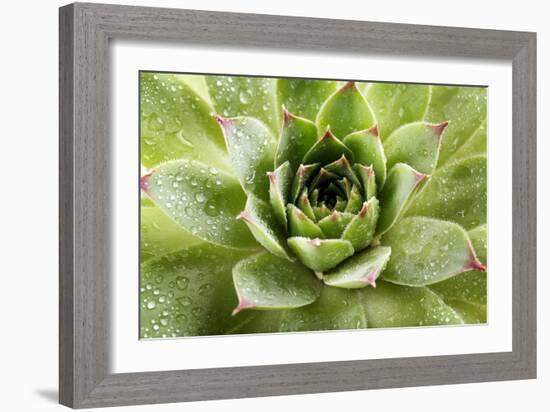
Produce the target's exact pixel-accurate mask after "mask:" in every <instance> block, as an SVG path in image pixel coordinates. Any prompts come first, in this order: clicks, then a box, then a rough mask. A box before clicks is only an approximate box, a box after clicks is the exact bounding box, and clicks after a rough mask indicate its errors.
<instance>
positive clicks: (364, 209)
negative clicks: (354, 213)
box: [358, 202, 370, 218]
mask: <svg viewBox="0 0 550 412" xmlns="http://www.w3.org/2000/svg"><path fill="white" fill-rule="evenodd" d="M369 209H370V204H369V202H363V206H362V207H361V210H360V211H359V213H358V216H359V217H360V218H364V217H365V216H366V215H367V213H369Z"/></svg>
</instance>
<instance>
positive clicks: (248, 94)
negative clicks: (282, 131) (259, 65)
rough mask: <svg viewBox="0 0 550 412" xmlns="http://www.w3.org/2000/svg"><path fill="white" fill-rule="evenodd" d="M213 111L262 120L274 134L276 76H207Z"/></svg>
mask: <svg viewBox="0 0 550 412" xmlns="http://www.w3.org/2000/svg"><path fill="white" fill-rule="evenodd" d="M206 84H207V86H208V91H209V94H210V98H211V99H212V102H213V103H214V109H215V111H216V113H219V114H220V115H222V116H224V117H237V116H248V117H253V118H255V119H258V120H260V121H261V122H263V123H264V124H265V125H266V126H267V127H268V128H269V129H270V131H271V133H272V134H273V135H276V134H277V132H278V130H279V124H280V123H279V107H280V106H279V105H278V103H277V96H276V93H275V80H274V79H266V78H259V77H241V76H206Z"/></svg>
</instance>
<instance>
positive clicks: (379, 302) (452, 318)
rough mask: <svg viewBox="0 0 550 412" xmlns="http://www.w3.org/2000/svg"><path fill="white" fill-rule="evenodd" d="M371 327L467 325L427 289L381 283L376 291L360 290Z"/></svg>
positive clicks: (370, 289)
mask: <svg viewBox="0 0 550 412" xmlns="http://www.w3.org/2000/svg"><path fill="white" fill-rule="evenodd" d="M359 293H361V297H362V300H363V302H364V306H365V313H366V317H367V319H368V320H369V327H372V328H392V327H404V326H433V325H453V324H463V323H464V320H463V319H462V318H461V317H460V315H459V314H458V313H457V312H456V311H455V310H454V309H453V308H451V307H449V306H447V305H446V304H445V302H443V300H442V299H441V298H439V296H437V295H436V294H435V293H434V292H432V291H431V290H430V289H428V288H426V287H414V288H413V287H408V286H401V285H395V284H392V283H389V282H384V281H383V280H380V281H379V282H378V283H377V285H376V289H375V288H363V289H360V292H359Z"/></svg>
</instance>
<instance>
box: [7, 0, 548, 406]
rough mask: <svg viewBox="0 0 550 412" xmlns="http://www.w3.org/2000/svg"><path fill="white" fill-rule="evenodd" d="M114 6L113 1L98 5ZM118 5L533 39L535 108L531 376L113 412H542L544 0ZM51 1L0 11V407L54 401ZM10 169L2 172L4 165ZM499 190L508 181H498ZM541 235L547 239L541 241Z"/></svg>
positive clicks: (194, 0) (242, 0) (196, 0)
mask: <svg viewBox="0 0 550 412" xmlns="http://www.w3.org/2000/svg"><path fill="white" fill-rule="evenodd" d="M104 1H105V2H108V3H111V2H110V1H107V0H104ZM121 1H122V0H121ZM124 2H125V3H126V4H134V5H149V6H166V7H181V8H195V9H208V10H223V11H242V12H251V13H268V14H283V15H285V14H286V15H298V16H314V17H330V18H341V19H358V20H372V21H389V22H400V23H420V24H432V25H449V26H466V27H481V28H495V29H509V30H529V31H537V32H538V53H539V55H538V58H539V60H538V88H539V89H538V92H539V93H538V95H539V96H538V108H539V109H538V111H539V119H540V121H539V125H538V136H539V143H538V149H539V163H538V174H539V179H538V181H539V184H538V188H539V195H538V198H539V200H538V210H539V228H538V241H539V250H540V253H539V256H540V258H539V262H538V263H539V266H538V273H539V282H538V302H539V304H538V308H539V312H538V314H539V333H538V337H539V372H538V375H539V378H538V379H537V380H532V381H516V382H499V383H484V384H469V385H454V386H439V387H424V388H408V389H387V390H378V391H362V392H345V393H337V394H320V395H302V396H288V397H277V398H256V399H245V400H227V401H215V402H214V401H211V402H199V403H192V404H185V405H182V404H175V405H156V406H140V407H133V409H130V408H119V409H117V410H136V411H138V410H139V411H176V410H182V409H184V408H185V410H187V411H193V412H196V411H202V412H205V411H215V410H234V409H235V410H236V409H238V410H239V411H241V412H246V411H256V410H262V411H266V412H267V411H278V410H298V409H300V408H307V410H310V409H311V410H317V411H332V410H339V409H340V410H342V409H354V410H385V411H395V410H400V409H404V408H407V410H413V411H415V410H422V411H425V412H428V411H441V410H445V411H448V412H451V411H461V412H463V411H465V410H466V411H477V410H498V411H509V410H510V411H512V410H525V409H527V410H529V411H544V410H548V406H549V405H548V404H549V403H550V401H549V396H548V391H549V390H550V375H549V374H550V357H549V356H548V352H547V351H548V347H549V340H550V324H549V320H548V318H549V311H550V306H549V304H548V303H547V298H546V297H547V296H548V295H549V292H550V282H549V281H548V279H547V278H546V276H545V275H546V274H547V273H548V271H549V270H550V264H549V263H548V260H545V250H547V249H548V245H549V243H550V235H549V234H548V232H550V221H549V219H548V214H547V213H546V211H547V210H549V209H550V203H549V201H550V194H549V190H548V184H547V183H546V184H545V180H546V179H545V178H546V177H548V176H550V163H549V162H548V161H547V159H546V156H545V155H548V154H549V151H550V143H549V141H548V139H546V138H545V137H546V136H548V135H549V134H550V127H549V126H548V123H546V122H545V121H544V117H543V113H548V111H549V110H550V105H549V104H548V100H547V99H546V96H549V95H550V86H549V83H548V79H549V77H548V73H549V70H550V68H549V58H550V47H549V42H550V26H548V20H547V12H546V10H545V2H542V1H540V0H522V1H517V0H516V1H513V2H511V1H495V0H494V1H486V2H482V1H479V0H461V1H460V2H458V1H455V2H449V3H447V2H441V1H424V0H417V1H414V2H412V1H409V0H387V1H382V2H361V1H358V0H338V1H336V2H334V1H331V2H328V1H326V2H320V1H313V0H307V1H306V0H302V1H299V0H272V1H269V2H268V1H264V2H258V1H246V0H231V1H227V0H186V1H176V0H173V1H168V0H163V1H155V2H154V1H152V0H148V1H135V0H134V1H132V0H125V1H124ZM63 4H64V2H61V1H57V0H47V1H46V0H42V1H12V2H4V3H3V4H2V22H1V24H0V33H1V36H0V42H1V46H2V47H1V48H0V56H1V60H2V64H1V65H0V71H1V77H0V82H1V83H0V108H1V110H0V113H1V115H0V116H1V118H0V119H1V120H0V122H1V127H0V148H1V149H0V153H1V157H2V161H3V163H4V164H3V168H2V169H3V172H2V179H1V180H2V193H3V198H2V201H1V202H0V208H1V212H2V214H1V220H0V222H1V223H0V228H1V231H0V239H1V240H0V242H1V246H2V247H1V248H0V250H1V251H2V253H1V256H2V261H1V262H2V265H1V269H0V279H1V280H0V286H1V289H0V308H1V312H0V313H1V314H2V322H3V324H2V326H1V327H0V334H1V340H0V379H1V380H2V381H1V384H2V386H1V387H2V388H3V390H2V394H1V395H0V405H2V406H1V407H0V408H1V409H2V410H9V411H33V412H41V411H54V410H61V409H62V407H61V406H58V405H57V404H56V403H57V401H56V399H57V193H58V191H57V161H58V157H57V118H58V114H57V103H58V99H57V64H58V61H57V41H58V38H57V7H58V6H60V5H63ZM6 144H7V145H6ZM6 161H7V164H6ZM503 184H506V182H503ZM545 232H546V233H545Z"/></svg>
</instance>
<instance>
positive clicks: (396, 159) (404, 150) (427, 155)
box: [384, 122, 447, 175]
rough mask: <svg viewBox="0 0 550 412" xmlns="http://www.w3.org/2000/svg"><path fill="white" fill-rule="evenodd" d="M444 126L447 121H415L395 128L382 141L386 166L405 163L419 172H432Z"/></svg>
mask: <svg viewBox="0 0 550 412" xmlns="http://www.w3.org/2000/svg"><path fill="white" fill-rule="evenodd" d="M446 127H447V122H443V123H440V124H430V123H425V122H416V123H409V124H406V125H405V126H402V127H400V128H399V129H397V130H395V131H394V132H393V133H392V134H391V135H390V136H389V137H388V138H387V140H386V141H385V142H384V148H385V149H386V155H387V157H388V168H390V169H391V168H392V167H393V165H395V164H397V163H406V164H408V165H409V166H411V167H412V168H414V169H416V170H417V171H419V172H420V173H424V174H428V175H429V174H432V173H433V171H434V169H435V166H436V165H437V158H438V156H439V147H440V145H441V140H442V139H443V133H444V131H445V129H446Z"/></svg>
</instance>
